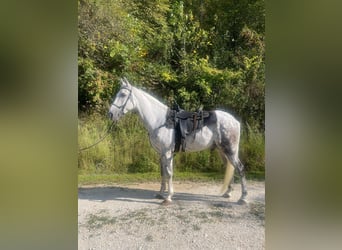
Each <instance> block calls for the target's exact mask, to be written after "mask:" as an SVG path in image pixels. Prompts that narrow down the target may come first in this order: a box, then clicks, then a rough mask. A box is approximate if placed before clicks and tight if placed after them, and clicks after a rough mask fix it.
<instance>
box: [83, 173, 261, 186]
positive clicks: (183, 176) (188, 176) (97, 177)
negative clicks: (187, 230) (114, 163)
mask: <svg viewBox="0 0 342 250" xmlns="http://www.w3.org/2000/svg"><path fill="white" fill-rule="evenodd" d="M247 178H248V179H252V180H259V181H262V180H264V173H254V174H253V175H251V176H249V175H247ZM173 180H174V181H195V182H196V181H198V182H201V181H202V182H211V181H218V182H220V181H222V180H223V174H222V173H219V172H212V173H201V172H176V173H175V174H174V177H173ZM159 181H160V174H159V173H158V172H151V173H131V174H85V173H82V174H79V175H78V184H79V185H80V186H82V185H95V184H120V183H137V182H138V183H139V182H159Z"/></svg>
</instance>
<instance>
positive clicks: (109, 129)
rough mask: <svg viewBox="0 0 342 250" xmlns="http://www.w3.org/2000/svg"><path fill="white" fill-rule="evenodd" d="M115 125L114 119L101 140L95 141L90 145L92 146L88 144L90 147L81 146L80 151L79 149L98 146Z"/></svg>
mask: <svg viewBox="0 0 342 250" xmlns="http://www.w3.org/2000/svg"><path fill="white" fill-rule="evenodd" d="M113 126H114V121H113V122H112V124H111V125H110V126H109V127H108V129H107V131H106V134H105V135H104V136H103V137H102V138H101V139H100V140H99V141H97V142H96V143H94V144H92V145H90V146H88V147H85V148H80V149H79V150H78V151H79V152H82V151H84V150H87V149H89V148H92V147H94V146H96V145H97V144H99V143H100V142H102V141H103V140H104V139H105V138H106V137H107V136H108V135H110V133H109V132H110V131H111V130H112V128H113Z"/></svg>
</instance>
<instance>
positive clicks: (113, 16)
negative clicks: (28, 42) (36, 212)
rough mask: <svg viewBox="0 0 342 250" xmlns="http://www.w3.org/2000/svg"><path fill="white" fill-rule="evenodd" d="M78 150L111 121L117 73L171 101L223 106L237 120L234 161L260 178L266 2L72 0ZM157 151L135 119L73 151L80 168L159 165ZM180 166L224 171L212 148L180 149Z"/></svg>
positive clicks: (139, 169)
mask: <svg viewBox="0 0 342 250" xmlns="http://www.w3.org/2000/svg"><path fill="white" fill-rule="evenodd" d="M78 12H79V14H78V33H79V41H78V93H79V98H78V110H79V146H80V148H82V147H84V146H87V145H89V144H92V143H93V142H95V141H96V140H97V139H98V138H100V136H101V135H102V133H103V131H104V130H105V127H106V124H107V123H108V121H107V118H106V114H107V111H108V108H107V105H108V104H109V103H110V102H111V98H112V97H113V95H114V94H115V93H116V91H117V90H118V88H119V81H118V79H119V78H120V77H122V76H125V77H127V78H128V79H129V80H130V81H131V82H132V83H133V84H135V85H137V86H139V87H141V88H143V89H146V90H147V91H148V92H151V93H154V94H155V95H157V96H159V97H160V99H162V100H164V103H165V104H167V105H171V103H172V102H173V101H177V102H178V103H179V104H180V105H181V106H182V107H183V108H185V109H188V110H196V109H198V108H199V107H201V106H202V107H203V108H204V109H214V108H215V109H216V108H221V109H224V110H227V111H229V112H231V113H233V114H234V115H235V116H236V117H237V118H238V119H239V120H241V122H242V130H243V131H242V139H241V145H240V157H241V159H242V161H243V163H244V164H245V165H246V167H247V170H248V172H249V173H261V174H264V158H265V156H264V131H265V123H264V121H265V112H264V111H265V110H264V100H265V42H264V40H265V4H264V1H263V0H239V1H235V0H230V1H226V0H209V1H203V0H193V1H191V0H184V1H179V0H142V1H140V0H139V1H138V0H129V1H124V0H79V1H78ZM158 161H159V159H158V156H157V155H156V154H155V153H154V152H153V150H152V149H151V147H150V145H149V141H148V138H147V133H146V131H145V130H144V128H143V126H142V124H141V122H140V121H139V120H138V118H137V117H135V116H132V115H129V116H127V117H125V118H123V120H122V121H121V122H120V123H119V126H118V128H117V129H116V130H115V131H114V132H113V134H112V135H111V137H110V138H108V139H107V140H105V141H104V142H102V143H101V144H99V145H98V146H96V147H95V148H94V149H91V150H88V151H85V152H82V153H80V154H79V170H80V172H81V173H130V172H150V171H158V168H159V163H158ZM175 167H176V170H179V171H201V172H208V171H222V166H221V162H220V160H219V159H218V157H216V153H215V152H211V151H205V152H202V153H192V154H180V155H177V157H176V159H175Z"/></svg>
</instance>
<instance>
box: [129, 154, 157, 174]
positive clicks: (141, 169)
mask: <svg viewBox="0 0 342 250" xmlns="http://www.w3.org/2000/svg"><path fill="white" fill-rule="evenodd" d="M158 170H159V165H158V164H156V163H155V162H153V160H151V159H149V158H148V157H147V156H146V155H136V156H133V162H132V163H131V164H129V165H128V167H127V171H128V173H147V172H155V171H158Z"/></svg>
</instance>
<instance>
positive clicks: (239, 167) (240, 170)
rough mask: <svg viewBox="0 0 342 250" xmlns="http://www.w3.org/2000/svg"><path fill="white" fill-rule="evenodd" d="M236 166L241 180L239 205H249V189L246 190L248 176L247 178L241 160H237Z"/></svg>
mask: <svg viewBox="0 0 342 250" xmlns="http://www.w3.org/2000/svg"><path fill="white" fill-rule="evenodd" d="M234 164H235V166H237V167H236V168H237V171H238V173H239V175H240V178H241V197H240V199H239V201H238V203H239V204H245V203H247V199H246V197H247V188H246V176H245V167H244V166H243V164H242V163H241V161H240V159H239V158H237V159H236V160H235V162H234Z"/></svg>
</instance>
